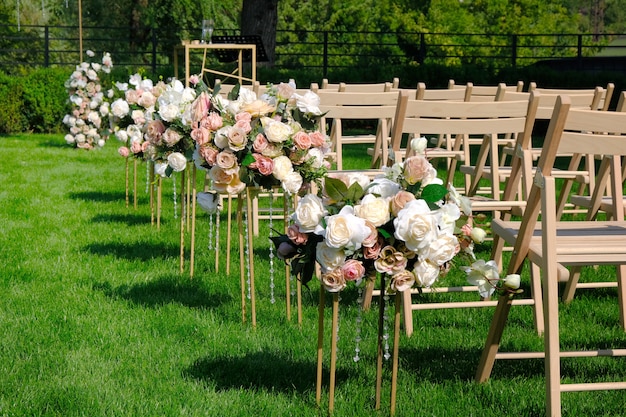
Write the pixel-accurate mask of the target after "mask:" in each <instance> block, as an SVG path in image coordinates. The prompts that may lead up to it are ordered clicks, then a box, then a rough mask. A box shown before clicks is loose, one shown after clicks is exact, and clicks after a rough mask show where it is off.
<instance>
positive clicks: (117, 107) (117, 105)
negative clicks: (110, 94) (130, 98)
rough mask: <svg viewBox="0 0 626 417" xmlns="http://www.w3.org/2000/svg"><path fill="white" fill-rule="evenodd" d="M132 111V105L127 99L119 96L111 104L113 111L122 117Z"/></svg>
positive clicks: (116, 115) (114, 114) (115, 114)
mask: <svg viewBox="0 0 626 417" xmlns="http://www.w3.org/2000/svg"><path fill="white" fill-rule="evenodd" d="M129 111H130V106H129V105H128V103H127V102H126V100H124V99H121V98H118V99H117V100H115V101H114V102H113V103H112V104H111V113H113V116H115V117H118V118H120V119H122V118H124V117H125V116H126V115H127V114H128V112H129Z"/></svg>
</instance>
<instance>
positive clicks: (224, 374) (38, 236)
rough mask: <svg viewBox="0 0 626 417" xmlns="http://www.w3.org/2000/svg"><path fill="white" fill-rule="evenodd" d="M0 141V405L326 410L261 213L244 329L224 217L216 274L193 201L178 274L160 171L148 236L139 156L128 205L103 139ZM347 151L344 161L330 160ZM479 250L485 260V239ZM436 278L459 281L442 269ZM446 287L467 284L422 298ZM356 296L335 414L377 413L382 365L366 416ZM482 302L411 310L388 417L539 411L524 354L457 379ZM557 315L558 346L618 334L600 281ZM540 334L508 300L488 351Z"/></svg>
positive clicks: (603, 375)
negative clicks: (76, 144) (81, 143)
mask: <svg viewBox="0 0 626 417" xmlns="http://www.w3.org/2000/svg"><path fill="white" fill-rule="evenodd" d="M0 152H1V154H2V156H3V158H2V159H3V161H2V163H1V164H0V181H1V184H2V186H1V187H0V297H1V298H0V334H1V335H2V336H0V375H1V377H0V415H1V416H65V417H67V416H133V417H137V416H250V415H257V416H320V415H322V416H323V415H327V414H328V412H327V406H328V404H327V401H328V378H327V375H328V364H329V360H328V356H329V355H328V350H329V348H328V345H327V346H326V349H325V352H326V360H325V364H326V369H325V386H324V393H323V397H322V404H321V406H320V407H318V406H317V404H316V400H315V368H316V342H317V300H318V294H319V293H318V291H319V285H318V283H317V282H312V283H311V285H310V290H305V291H304V306H303V314H304V319H303V323H302V326H298V324H297V322H296V320H295V318H294V319H292V321H288V320H287V319H286V313H285V303H284V300H285V285H284V282H285V276H284V269H283V268H279V267H277V270H278V271H279V272H277V274H276V277H275V279H276V289H275V294H276V298H277V302H276V303H275V304H272V303H271V302H270V281H269V272H268V271H269V262H268V255H269V240H268V234H269V232H268V228H267V223H262V227H261V231H260V234H259V237H258V238H257V239H256V242H255V250H254V254H255V255H254V260H255V270H256V288H257V320H258V325H257V328H256V329H253V328H252V327H251V326H250V324H249V323H242V320H241V304H240V284H239V266H238V252H237V247H235V248H233V261H232V269H231V273H230V275H226V274H225V272H224V271H225V249H224V248H225V236H226V222H225V221H222V222H221V230H220V235H221V237H222V250H221V256H220V260H221V264H220V266H219V271H216V269H215V258H214V253H213V252H212V251H209V250H208V233H209V222H208V216H207V215H206V214H204V213H199V214H198V216H197V220H198V224H197V244H196V247H197V250H196V267H195V269H196V274H195V277H194V278H193V279H190V277H189V273H188V271H185V273H183V274H180V272H179V257H178V253H179V248H180V245H179V239H180V235H179V224H180V222H179V220H178V219H175V218H174V206H173V201H172V200H173V198H172V194H173V189H172V182H171V181H170V180H167V181H165V182H164V186H163V196H164V197H163V200H164V209H163V216H162V225H161V228H160V230H157V229H156V227H155V226H153V225H151V222H150V207H149V201H148V196H147V194H146V192H145V188H146V187H145V178H146V171H145V169H146V167H145V165H140V166H139V192H138V197H139V205H138V208H137V209H136V210H135V209H133V208H132V205H131V207H130V208H127V207H126V205H125V202H124V196H125V185H124V163H123V160H122V159H121V158H120V157H119V156H118V155H117V153H116V143H114V142H112V143H109V144H107V146H106V147H105V148H104V149H102V150H98V151H91V152H85V151H81V150H75V149H72V148H69V147H67V146H66V145H65V143H64V141H63V138H62V136H61V135H20V136H8V137H0ZM346 158H348V159H349V158H350V155H349V152H348V155H347V156H346ZM361 161H362V157H360V156H357V155H353V156H352V159H351V162H346V168H350V167H354V166H358V165H359V164H360V163H361ZM351 164H353V165H351ZM177 210H178V215H180V206H178V207H177ZM222 219H223V220H224V219H225V218H224V217H223V218H222ZM279 226H280V225H279ZM187 251H188V248H187ZM478 255H479V256H480V257H483V258H487V257H488V256H489V247H488V246H487V245H485V246H484V247H481V248H479V250H478ZM588 273H590V274H605V275H607V276H608V275H609V274H610V273H611V271H610V270H608V271H607V270H604V269H600V270H593V269H590V270H589V271H588ZM526 281H527V279H526ZM443 283H444V284H450V283H459V284H462V283H464V273H462V272H460V271H459V269H458V265H457V266H455V267H454V268H453V269H452V271H451V273H450V275H449V276H448V277H446V278H445V280H444V281H443ZM463 297H465V298H467V297H469V298H476V297H477V294H468V295H464V296H461V297H460V296H459V295H444V294H436V295H431V296H430V298H432V299H437V300H445V299H448V298H450V299H459V298H463ZM355 299H356V292H355V290H353V289H350V290H346V291H345V292H344V293H342V301H341V308H340V320H341V324H340V334H339V337H340V339H339V350H338V355H339V361H338V369H337V391H336V398H335V413H334V415H335V416H367V415H387V414H388V413H389V401H388V398H389V381H390V365H391V364H390V363H385V381H384V384H383V405H382V410H381V411H376V410H374V394H375V386H374V383H375V374H376V372H375V355H376V332H377V323H376V321H377V317H376V309H375V308H374V309H372V311H369V312H365V313H364V324H363V331H362V338H363V340H362V342H361V343H360V347H361V350H362V352H361V360H360V361H359V362H356V363H355V362H354V361H353V360H352V357H353V356H354V346H355V344H354V338H355V336H356V332H355V320H356V317H357V313H358V309H357V307H356V303H355ZM492 311H493V310H492V309H487V308H481V309H463V310H437V311H428V312H419V313H415V320H414V326H415V333H414V334H413V336H412V337H410V338H407V337H405V336H404V335H403V336H402V338H401V342H400V373H399V376H398V384H399V392H398V405H397V415H398V416H451V417H453V416H480V417H482V416H494V417H495V416H542V415H544V413H545V411H544V409H545V402H544V397H545V395H544V377H543V372H544V371H543V362H542V361H540V360H524V361H511V362H498V363H496V366H495V369H494V373H493V375H492V379H491V380H490V381H489V382H488V383H486V384H482V385H478V384H476V383H474V382H473V377H474V373H475V370H476V366H477V363H478V359H479V356H480V353H481V350H482V346H483V343H484V339H485V336H486V334H487V329H488V326H489V323H490V319H491V316H492ZM326 319H327V321H329V320H330V308H327V309H326ZM562 323H563V326H564V328H565V330H564V332H563V344H564V346H566V347H567V346H572V347H573V346H576V347H579V346H586V345H590V346H591V345H593V347H597V346H598V345H600V346H601V347H611V346H615V345H620V344H621V345H622V346H624V344H625V342H626V335H625V334H624V333H623V332H622V331H621V330H620V328H619V324H618V312H617V299H616V293H615V291H613V290H590V291H587V292H583V291H581V292H580V293H578V294H577V296H576V299H575V300H574V302H573V303H572V304H571V305H570V306H567V307H564V308H562ZM326 336H327V337H326V340H327V341H328V340H329V339H330V337H329V336H330V335H329V331H328V329H327V330H326ZM542 346H543V345H542V339H540V338H538V337H537V336H536V335H535V334H534V330H533V326H532V311H531V309H530V308H529V307H514V308H513V310H512V314H511V317H510V322H509V327H508V328H507V331H506V332H505V336H504V339H503V349H505V350H511V349H518V350H521V349H541V348H542ZM563 375H564V378H566V379H567V380H572V381H578V380H584V379H587V378H588V379H593V380H611V379H622V380H623V378H624V375H626V362H625V361H623V360H615V359H608V358H604V359H598V358H589V359H569V360H566V361H564V365H563ZM625 406H626V396H625V395H624V392H623V391H622V392H620V391H614V392H599V393H572V394H564V395H563V411H564V415H565V416H591V415H593V416H618V415H623V413H624V408H625Z"/></svg>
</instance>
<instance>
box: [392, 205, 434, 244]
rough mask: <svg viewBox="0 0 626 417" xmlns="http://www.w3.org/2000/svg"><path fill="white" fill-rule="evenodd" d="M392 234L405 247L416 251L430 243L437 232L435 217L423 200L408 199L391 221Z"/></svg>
mask: <svg viewBox="0 0 626 417" xmlns="http://www.w3.org/2000/svg"><path fill="white" fill-rule="evenodd" d="M393 225H394V228H395V232H394V236H395V237H396V238H397V239H400V240H403V241H404V242H405V244H406V247H407V249H409V250H412V251H415V252H418V251H420V250H421V249H423V248H425V247H427V246H428V245H430V243H431V242H432V241H433V240H434V239H435V237H436V232H437V218H436V216H435V215H434V214H433V213H432V211H431V210H430V208H429V207H428V204H426V202H425V201H424V200H413V201H409V202H408V203H407V204H406V205H405V206H404V208H403V209H402V210H400V211H399V212H398V217H396V218H395V219H394V221H393Z"/></svg>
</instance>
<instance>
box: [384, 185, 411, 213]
mask: <svg viewBox="0 0 626 417" xmlns="http://www.w3.org/2000/svg"><path fill="white" fill-rule="evenodd" d="M413 200H415V194H413V193H410V192H408V191H404V190H401V191H398V193H397V194H396V195H394V196H393V197H392V198H391V201H390V202H389V207H390V211H391V214H392V215H393V216H394V217H397V216H398V213H399V212H400V210H402V209H403V208H404V206H405V205H406V203H408V202H409V201H413Z"/></svg>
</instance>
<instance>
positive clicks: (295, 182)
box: [281, 171, 304, 195]
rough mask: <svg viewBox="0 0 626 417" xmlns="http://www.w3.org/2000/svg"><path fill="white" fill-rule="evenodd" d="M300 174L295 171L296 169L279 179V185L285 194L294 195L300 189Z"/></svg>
mask: <svg viewBox="0 0 626 417" xmlns="http://www.w3.org/2000/svg"><path fill="white" fill-rule="evenodd" d="M303 181H304V180H303V179H302V175H300V174H299V173H297V172H296V171H291V172H290V173H289V174H287V176H286V177H285V178H284V179H283V180H282V181H281V185H282V187H283V190H285V191H286V192H287V194H290V195H294V194H297V193H298V191H300V188H301V187H302V183H303Z"/></svg>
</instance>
